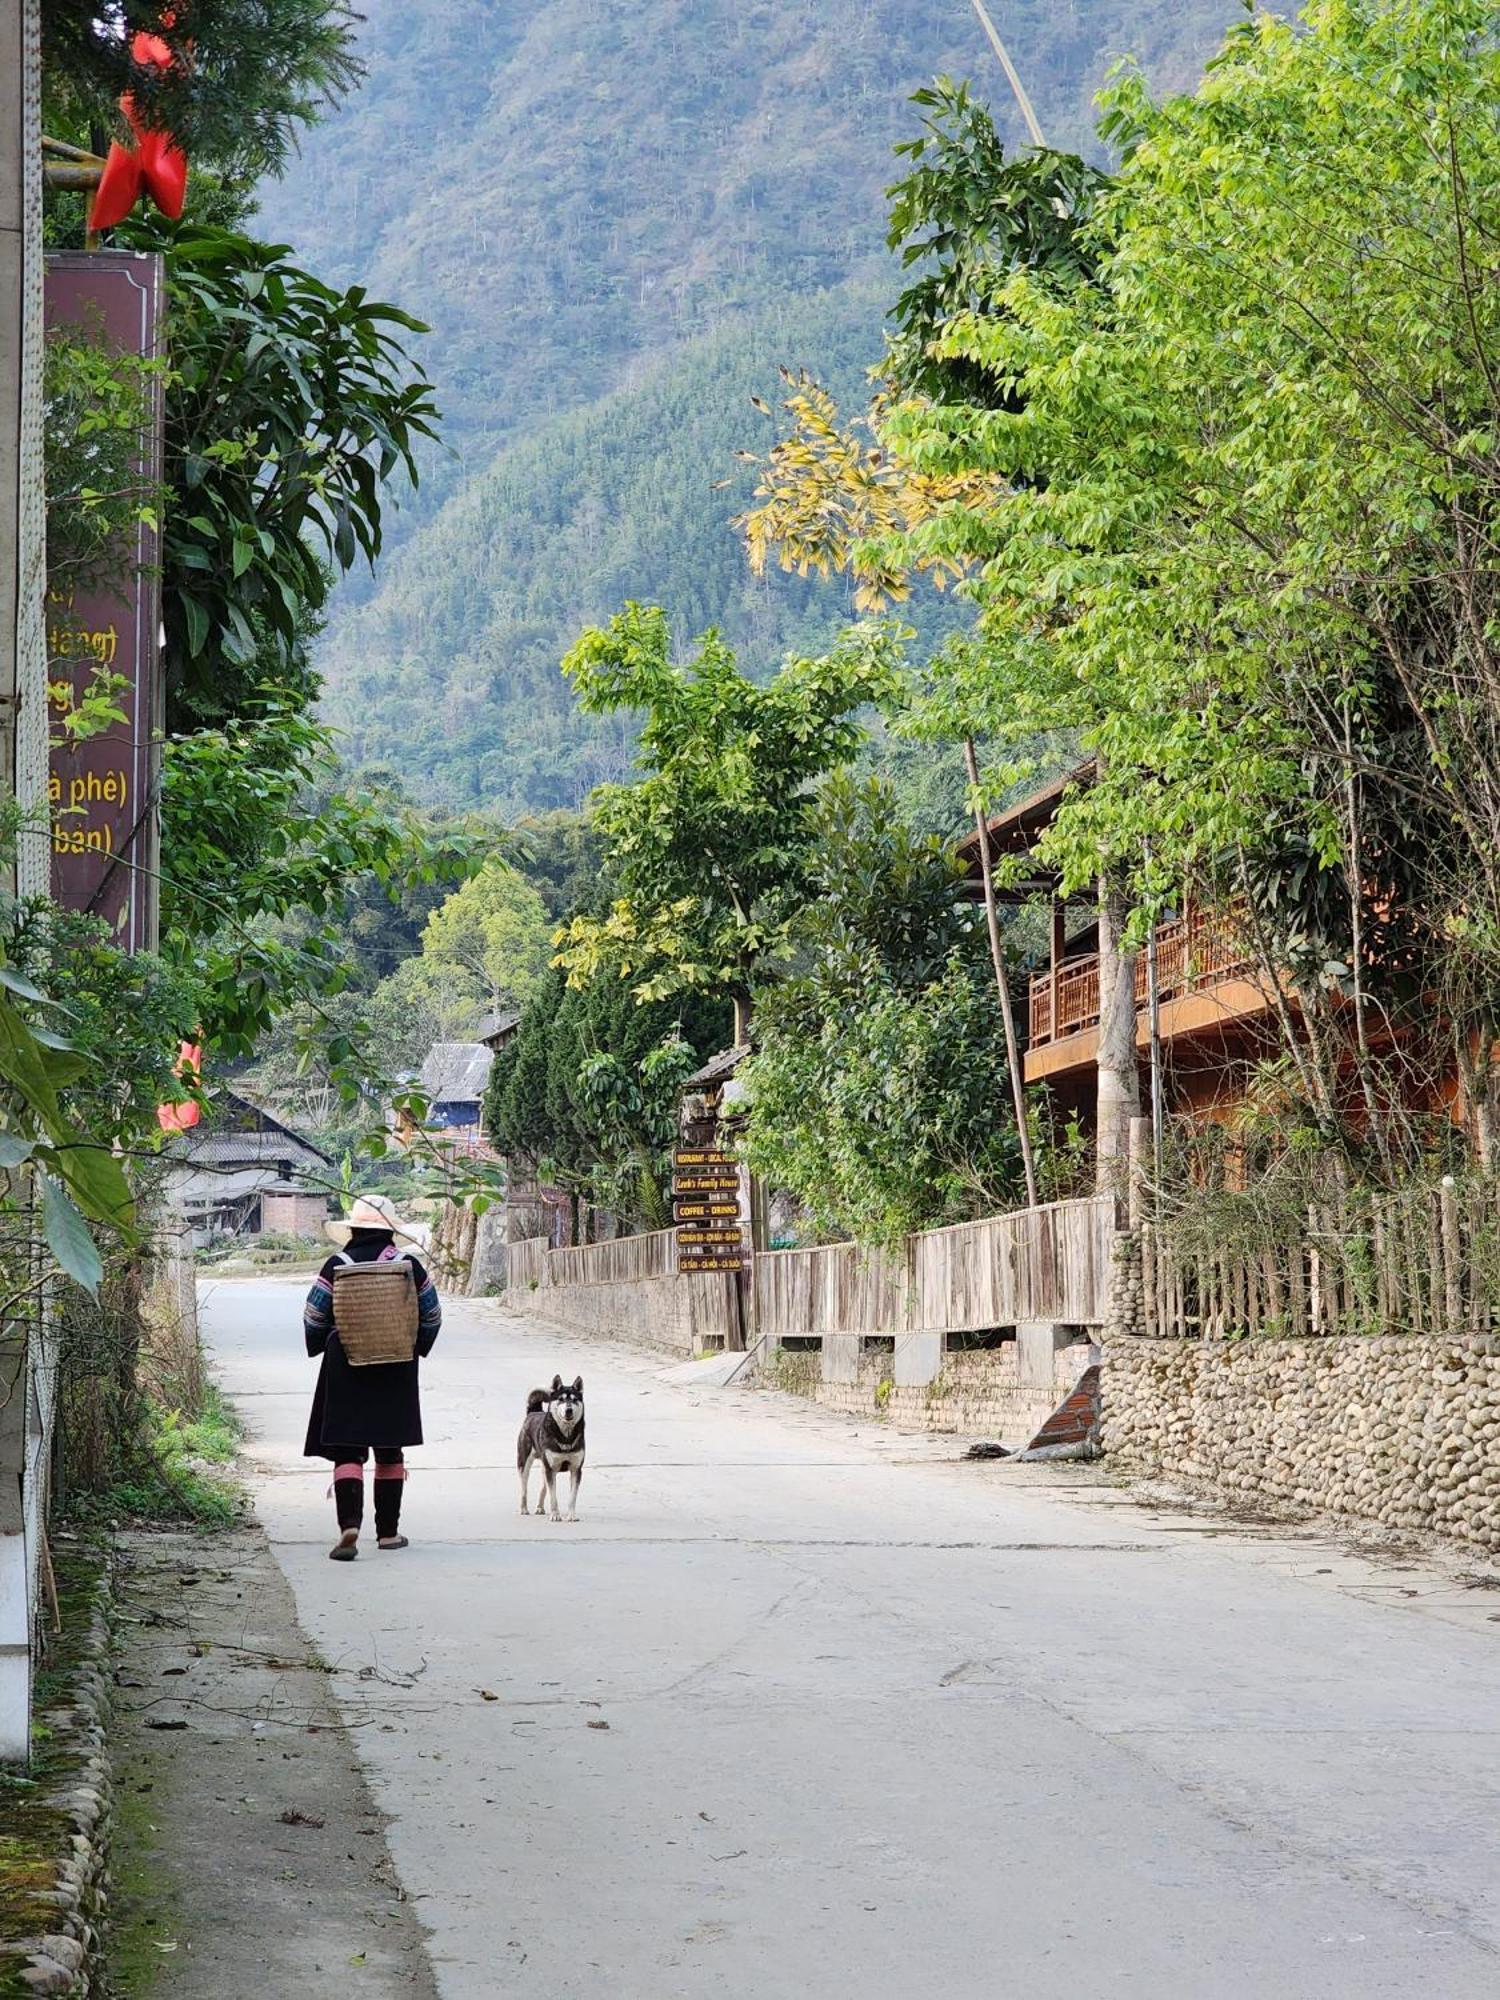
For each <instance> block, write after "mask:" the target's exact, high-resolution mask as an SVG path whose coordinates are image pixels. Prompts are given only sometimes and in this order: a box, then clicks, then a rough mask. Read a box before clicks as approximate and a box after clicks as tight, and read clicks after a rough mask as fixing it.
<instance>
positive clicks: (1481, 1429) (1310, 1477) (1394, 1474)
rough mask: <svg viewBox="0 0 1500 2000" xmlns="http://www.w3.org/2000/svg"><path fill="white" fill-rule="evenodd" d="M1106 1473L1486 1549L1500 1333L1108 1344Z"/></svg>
mask: <svg viewBox="0 0 1500 2000" xmlns="http://www.w3.org/2000/svg"><path fill="white" fill-rule="evenodd" d="M1103 1443H1104V1448H1105V1451H1106V1453H1107V1454H1108V1455H1109V1457H1110V1458H1111V1459H1112V1460H1113V1461H1114V1463H1115V1464H1117V1465H1118V1466H1119V1467H1120V1468H1121V1469H1122V1470H1125V1471H1131V1472H1137V1473H1144V1474H1146V1475H1148V1476H1153V1477H1164V1478H1168V1479H1171V1480H1179V1481H1182V1482H1184V1483H1186V1484H1189V1485H1199V1486H1203V1487H1206V1488H1212V1489H1213V1491H1214V1492H1216V1493H1217V1494H1219V1495H1221V1496H1222V1497H1224V1498H1226V1499H1230V1500H1248V1501H1270V1502H1272V1503H1275V1504H1277V1505H1281V1506H1285V1507H1288V1508H1292V1509H1298V1510H1303V1511H1314V1512H1319V1513H1328V1514H1336V1515H1345V1516H1350V1517H1353V1518H1357V1519H1362V1520H1369V1521H1376V1522H1380V1523H1382V1524H1383V1525H1385V1526H1387V1527H1392V1528H1408V1529H1425V1530H1429V1531H1431V1532H1432V1533H1435V1534H1440V1535H1446V1536H1450V1537H1454V1538H1456V1539H1458V1540H1461V1541H1466V1542H1474V1543H1478V1544H1479V1545H1480V1546H1482V1547H1484V1548H1488V1549H1500V1335H1490V1334H1474V1335H1456V1336H1453V1337H1451V1338H1439V1337H1414V1336H1400V1335H1389V1336H1382V1337H1379V1338H1371V1339H1359V1338H1348V1339H1322V1340H1305V1341H1291V1340H1254V1341H1250V1340H1245V1341H1203V1340H1138V1339H1137V1340H1130V1339H1126V1340H1114V1341H1111V1342H1109V1344H1108V1346H1107V1347H1106V1350H1105V1365H1104V1421H1103Z"/></svg>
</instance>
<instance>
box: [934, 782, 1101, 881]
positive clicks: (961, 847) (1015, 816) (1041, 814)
mask: <svg viewBox="0 0 1500 2000" xmlns="http://www.w3.org/2000/svg"><path fill="white" fill-rule="evenodd" d="M1094 770H1095V764H1094V760H1093V758H1092V757H1086V758H1085V759H1084V760H1083V762H1082V763H1081V764H1075V765H1074V766H1073V767H1072V769H1071V770H1068V771H1061V772H1059V773H1058V775H1057V776H1056V777H1055V778H1050V779H1048V781H1047V783H1046V784H1045V785H1042V786H1040V787H1039V788H1038V789H1037V790H1036V791H1034V792H1029V793H1027V795H1026V797H1025V798H1022V799H1017V800H1016V802H1015V804H1014V805H1009V806H1007V807H1006V808H1005V810H1004V811H1003V812H997V813H992V814H991V815H990V817H989V818H988V819H987V820H986V821H985V823H984V829H985V833H986V835H987V836H988V840H989V850H990V858H991V860H992V861H993V860H999V859H1000V858H1001V857H1002V856H1003V855H1014V854H1021V855H1029V854H1030V853H1031V850H1032V848H1033V847H1034V846H1035V845H1036V843H1037V841H1038V840H1039V839H1040V838H1041V836H1042V835H1043V834H1044V833H1045V832H1046V831H1047V828H1048V827H1049V826H1050V825H1051V824H1052V822H1053V820H1054V819H1055V818H1056V817H1057V809H1058V807H1059V806H1060V805H1061V803H1062V800H1063V794H1064V793H1065V792H1067V791H1068V790H1069V789H1070V788H1071V787H1072V786H1074V785H1090V784H1092V783H1093V779H1094ZM956 852H957V854H958V858H959V860H960V861H962V862H963V863H964V865H965V867H966V868H967V869H968V871H969V874H970V875H971V877H973V878H974V879H976V880H977V879H978V876H979V872H980V871H979V835H978V833H977V832H974V833H970V834H966V835H965V836H964V838H963V839H962V840H961V841H959V842H958V844H957V849H956ZM1048 887H1049V884H1048V883H1047V882H1045V881H1041V880H1038V881H1036V882H1024V883H1017V884H1015V885H1013V886H1012V887H1010V888H1007V889H1002V890H1001V891H1000V897H1001V900H1002V901H1011V902H1016V901H1025V900H1026V899H1027V898H1028V897H1030V896H1033V895H1036V894H1038V893H1039V892H1045V891H1046V889H1047V888H1048Z"/></svg>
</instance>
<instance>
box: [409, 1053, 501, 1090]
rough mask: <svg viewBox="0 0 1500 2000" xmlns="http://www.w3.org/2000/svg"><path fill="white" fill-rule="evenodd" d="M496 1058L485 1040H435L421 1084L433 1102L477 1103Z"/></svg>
mask: <svg viewBox="0 0 1500 2000" xmlns="http://www.w3.org/2000/svg"><path fill="white" fill-rule="evenodd" d="M494 1060H495V1052H494V1050H493V1049H487V1048H486V1047H485V1045H484V1043H483V1042H434V1043H433V1045H432V1047H431V1048H430V1049H429V1050H428V1052H427V1060H426V1062H424V1063H423V1065H422V1074H421V1076H420V1077H419V1078H418V1087H419V1088H420V1090H421V1092H422V1095H423V1096H424V1097H425V1098H427V1099H428V1101H429V1102H430V1103H433V1104H477V1103H478V1102H479V1100H480V1098H482V1097H483V1096H484V1091H485V1085H486V1084H487V1083H488V1082H489V1080H490V1068H491V1066H492V1064H493V1063H494Z"/></svg>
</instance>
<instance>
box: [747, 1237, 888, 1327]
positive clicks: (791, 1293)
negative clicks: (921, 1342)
mask: <svg viewBox="0 0 1500 2000" xmlns="http://www.w3.org/2000/svg"><path fill="white" fill-rule="evenodd" d="M910 1299H911V1258H910V1254H909V1252H898V1253H897V1254H896V1255H894V1256H892V1255H889V1254H887V1253H885V1252H882V1251H879V1250H862V1249H861V1248H860V1246H859V1245H858V1244H857V1243H830V1244H827V1245H825V1246H824V1247H823V1248H822V1249H819V1250H767V1251H763V1252H762V1253H761V1254H760V1255H759V1256H758V1257H757V1258H756V1260H755V1330H756V1333H757V1334H759V1335H761V1336H763V1337H764V1338H767V1339H771V1340H785V1339H787V1338H792V1339H799V1338H804V1337H806V1336H808V1335H811V1334H823V1333H843V1332H849V1331H857V1332H861V1333H904V1332H905V1331H906V1329H907V1325H908V1322H909V1317H910Z"/></svg>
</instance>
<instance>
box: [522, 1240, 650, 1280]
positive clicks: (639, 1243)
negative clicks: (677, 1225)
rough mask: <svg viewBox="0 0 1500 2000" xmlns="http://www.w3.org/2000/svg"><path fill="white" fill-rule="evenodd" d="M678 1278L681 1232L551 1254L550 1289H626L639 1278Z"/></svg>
mask: <svg viewBox="0 0 1500 2000" xmlns="http://www.w3.org/2000/svg"><path fill="white" fill-rule="evenodd" d="M676 1275H677V1232H676V1230H675V1229H655V1230H652V1231H651V1233H650V1234H649V1235H646V1236H615V1237H612V1238H611V1239H610V1240H609V1241H608V1242H607V1243H583V1244H580V1245H579V1246H578V1247H577V1248H576V1249H574V1250H549V1251H548V1252H547V1262H546V1282H547V1283H548V1284H549V1285H624V1284H629V1283H630V1282H631V1280H632V1279H636V1278H672V1277H675V1276H676Z"/></svg>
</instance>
